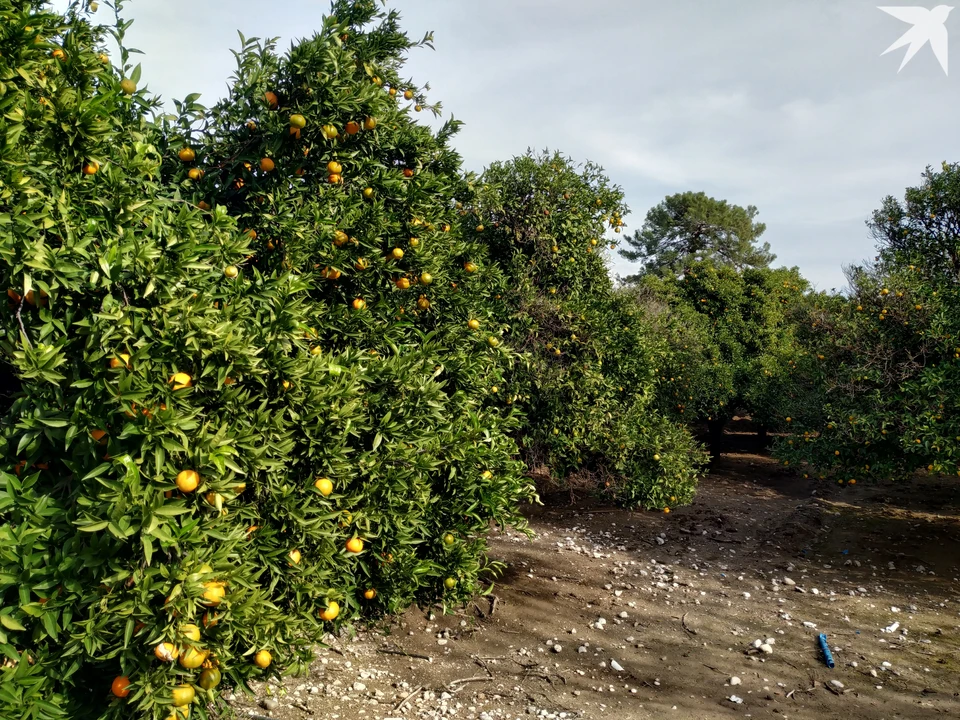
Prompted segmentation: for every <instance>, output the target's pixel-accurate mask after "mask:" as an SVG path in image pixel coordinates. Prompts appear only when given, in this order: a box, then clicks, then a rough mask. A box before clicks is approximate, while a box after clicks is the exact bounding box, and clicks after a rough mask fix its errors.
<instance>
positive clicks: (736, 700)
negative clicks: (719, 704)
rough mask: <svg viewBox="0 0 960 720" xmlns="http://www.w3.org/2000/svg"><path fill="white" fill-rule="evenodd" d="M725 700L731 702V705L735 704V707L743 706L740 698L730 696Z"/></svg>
mask: <svg viewBox="0 0 960 720" xmlns="http://www.w3.org/2000/svg"><path fill="white" fill-rule="evenodd" d="M727 699H728V700H729V701H730V702H732V703H736V704H737V705H743V698H742V697H738V696H737V695H731V696H730V697H729V698H727Z"/></svg>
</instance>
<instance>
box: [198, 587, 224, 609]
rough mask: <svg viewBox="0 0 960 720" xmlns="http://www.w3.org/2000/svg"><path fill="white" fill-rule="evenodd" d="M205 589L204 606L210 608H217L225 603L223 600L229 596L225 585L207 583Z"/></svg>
mask: <svg viewBox="0 0 960 720" xmlns="http://www.w3.org/2000/svg"><path fill="white" fill-rule="evenodd" d="M203 587H204V591H203V599H204V603H203V604H204V605H207V606H208V607H216V606H217V605H219V604H220V603H221V602H223V598H224V597H225V596H226V594H227V591H226V590H225V589H224V588H223V583H219V582H205V583H204V584H203Z"/></svg>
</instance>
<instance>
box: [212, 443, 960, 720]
mask: <svg viewBox="0 0 960 720" xmlns="http://www.w3.org/2000/svg"><path fill="white" fill-rule="evenodd" d="M726 441H727V447H726V452H725V453H724V454H723V455H722V457H721V458H720V459H719V461H718V462H717V464H716V466H715V467H714V468H713V470H712V472H711V473H710V474H709V476H707V477H706V478H705V480H704V481H703V482H702V484H701V488H700V491H699V493H698V496H697V499H696V501H695V502H694V504H693V505H692V506H690V507H685V508H677V509H676V510H674V511H673V512H671V513H670V514H668V515H667V514H662V513H654V512H627V511H622V510H615V509H611V508H609V507H602V506H599V505H597V504H595V503H593V502H588V501H585V500H584V501H578V502H574V503H573V504H570V502H569V497H567V498H566V499H565V500H564V502H563V503H554V504H551V503H549V502H548V503H547V505H546V506H545V507H542V508H540V507H538V508H531V509H530V512H529V518H530V522H531V528H532V529H533V530H534V531H535V532H536V535H537V537H536V539H534V540H527V539H526V538H525V537H523V536H521V535H519V534H517V533H513V532H505V533H500V534H496V535H494V537H493V538H492V540H491V554H492V556H493V557H494V558H496V559H499V560H502V561H504V562H505V563H507V564H508V570H507V572H506V574H505V576H503V577H502V578H501V579H500V581H499V582H498V584H497V587H496V589H495V591H494V592H495V595H496V598H495V599H494V598H479V599H478V600H477V602H476V603H475V604H472V605H470V606H469V607H467V608H464V609H463V610H462V611H461V612H460V613H459V614H458V615H453V616H440V615H436V616H433V615H432V614H431V613H430V611H429V610H422V609H421V610H417V609H411V610H410V611H408V612H407V613H406V614H405V615H403V616H402V617H400V618H395V619H392V620H390V621H388V622H385V623H384V624H383V625H382V626H380V627H378V628H376V629H374V630H369V631H364V632H362V633H361V634H360V635H358V636H356V637H354V638H350V637H347V636H344V637H341V638H338V639H336V640H335V641H333V642H332V643H331V648H330V649H324V650H319V651H318V655H317V659H316V661H315V662H314V664H313V666H312V668H311V671H310V674H309V675H308V676H306V677H301V678H289V679H287V680H286V681H285V683H284V684H283V685H276V684H270V685H262V684H261V685H258V686H257V687H256V688H255V689H256V690H257V693H258V695H257V697H256V698H248V697H246V696H241V695H239V694H238V695H237V696H228V698H230V702H231V705H232V707H233V709H234V710H235V712H236V715H237V717H241V718H242V717H254V718H257V717H259V718H278V719H280V720H309V719H315V720H321V719H323V720H328V719H330V720H386V719H388V718H405V719H408V720H412V719H414V718H417V719H419V718H444V717H454V718H467V719H469V720H474V719H478V720H504V719H507V718H509V719H516V718H527V717H544V718H617V719H618V720H619V719H623V720H640V719H645V718H661V717H675V718H678V719H682V720H688V719H689V720H699V719H703V720H708V719H711V720H712V719H713V718H725V717H747V718H750V717H758V718H766V717H773V718H790V719H791V720H801V719H807V718H809V719H810V720H813V719H814V718H816V719H817V720H824V719H829V718H843V719H844V720H852V719H860V718H863V719H865V720H890V719H892V718H927V717H953V718H960V672H958V671H960V483H958V482H957V481H956V480H955V479H950V478H917V479H916V480H914V481H912V482H910V483H904V484H900V485H886V486H866V485H857V486H856V487H849V486H847V487H838V486H835V485H829V486H826V485H822V484H817V483H815V482H814V481H811V480H804V479H803V478H802V477H800V476H798V475H797V474H795V473H793V472H786V471H785V469H784V468H782V467H780V466H778V465H777V463H775V462H774V461H773V460H771V459H770V458H768V457H766V456H764V455H763V454H760V453H758V450H757V447H756V441H755V438H754V436H753V435H750V434H745V433H736V432H735V433H731V434H728V435H727V436H726ZM600 618H603V619H604V620H605V622H599V619H600ZM893 623H899V626H898V627H897V628H892V625H893ZM810 624H813V625H815V626H816V627H815V628H814V627H810ZM888 629H889V631H888ZM821 632H822V633H826V635H827V638H828V643H829V645H830V648H831V650H832V652H833V657H834V659H835V661H836V667H835V668H834V669H829V668H828V667H827V666H826V665H825V663H824V662H823V660H822V656H821V654H820V652H819V650H818V648H817V635H818V634H819V633H821ZM768 639H772V640H774V641H775V642H774V643H772V644H770V645H769V646H768V647H767V648H765V649H758V648H755V647H753V645H754V641H757V640H759V641H761V643H763V642H765V641H767V640H768ZM557 646H559V648H557ZM765 650H772V652H765ZM731 680H732V681H733V683H734V684H731ZM731 698H733V699H732V700H731ZM737 700H739V701H740V702H737Z"/></svg>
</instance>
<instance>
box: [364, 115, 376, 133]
mask: <svg viewBox="0 0 960 720" xmlns="http://www.w3.org/2000/svg"><path fill="white" fill-rule="evenodd" d="M376 126H377V119H376V118H372V117H368V118H367V119H366V120H364V121H363V129H364V130H373V129H374V128H375V127H376Z"/></svg>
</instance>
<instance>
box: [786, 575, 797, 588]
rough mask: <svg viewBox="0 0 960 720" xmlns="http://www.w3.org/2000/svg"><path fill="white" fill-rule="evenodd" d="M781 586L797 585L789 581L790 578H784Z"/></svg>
mask: <svg viewBox="0 0 960 720" xmlns="http://www.w3.org/2000/svg"><path fill="white" fill-rule="evenodd" d="M783 584H784V585H791V586H793V585H796V584H797V583H796V582H794V581H793V580H791V579H790V578H788V577H785V578H784V579H783Z"/></svg>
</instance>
